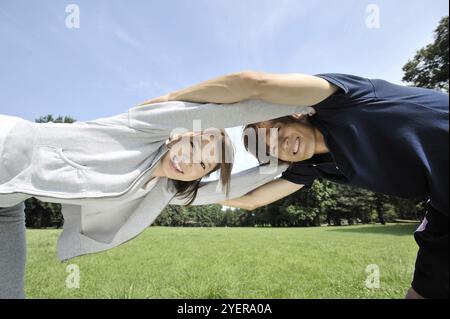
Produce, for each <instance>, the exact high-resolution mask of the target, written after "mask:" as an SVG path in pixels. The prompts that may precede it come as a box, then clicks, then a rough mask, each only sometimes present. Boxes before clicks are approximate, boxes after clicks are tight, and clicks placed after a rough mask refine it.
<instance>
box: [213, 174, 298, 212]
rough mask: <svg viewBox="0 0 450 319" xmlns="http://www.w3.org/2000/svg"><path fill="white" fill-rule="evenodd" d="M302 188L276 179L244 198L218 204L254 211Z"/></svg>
mask: <svg viewBox="0 0 450 319" xmlns="http://www.w3.org/2000/svg"><path fill="white" fill-rule="evenodd" d="M303 186H304V185H299V184H294V183H291V182H289V181H287V180H284V179H281V178H278V179H275V180H273V181H271V182H269V183H267V184H264V185H263V186H260V187H258V188H256V189H255V190H253V191H251V192H249V193H247V194H246V195H244V196H241V197H238V198H233V199H230V200H226V201H223V202H220V203H219V204H222V205H225V206H230V207H235V208H243V209H247V210H254V209H256V208H259V207H262V206H265V205H268V204H271V203H273V202H275V201H277V200H279V199H281V198H284V197H286V196H288V195H291V194H292V193H295V192H296V191H298V190H299V189H301V188H302V187H303Z"/></svg>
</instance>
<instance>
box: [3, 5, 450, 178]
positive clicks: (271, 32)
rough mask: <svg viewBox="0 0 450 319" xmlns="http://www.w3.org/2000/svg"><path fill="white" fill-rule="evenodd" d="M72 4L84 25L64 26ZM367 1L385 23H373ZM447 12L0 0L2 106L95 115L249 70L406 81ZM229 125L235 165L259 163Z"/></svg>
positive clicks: (443, 8) (23, 111) (10, 110)
mask: <svg viewBox="0 0 450 319" xmlns="http://www.w3.org/2000/svg"><path fill="white" fill-rule="evenodd" d="M69 4H76V5H78V7H79V9H80V28H79V29H75V28H74V29H69V28H67V27H66V25H65V20H66V16H67V15H68V13H66V6H67V5H69ZM369 4H376V5H377V6H378V8H379V9H380V28H376V29H374V28H368V27H367V26H366V19H367V16H368V15H369V13H367V12H366V7H367V5H369ZM448 10H449V8H448V2H447V1H446V0H432V1H429V0H386V1H375V0H371V1H364V0H341V1H336V0H318V1H312V0H308V1H305V0H302V1H301V0H190V1H187V0H185V1H182V0H176V1H175V0H172V1H170V0H165V1H162V0H158V1H156V0H149V1H137V0H133V1H125V0H122V1H113V0H109V1H100V0H90V1H56V0H45V1H44V0H40V1H23V0H19V1H18V0H1V1H0V43H1V44H0V113H2V114H7V115H15V116H20V117H22V118H25V119H27V120H30V121H34V119H36V118H38V117H40V116H41V115H45V114H48V113H50V114H53V115H59V114H60V115H70V116H72V117H74V118H76V119H77V120H79V121H83V120H90V119H95V118H100V117H105V116H112V115H115V114H119V113H122V112H124V111H126V110H127V109H128V108H130V107H133V106H135V105H136V104H137V103H139V102H141V101H143V100H146V99H148V98H152V97H156V96H159V95H163V94H166V93H168V92H170V91H173V90H176V89H180V88H183V87H185V86H188V85H191V84H194V83H197V82H200V81H203V80H206V79H208V78H212V77H215V76H218V75H221V74H225V73H229V72H234V71H239V70H244V69H246V70H259V71H266V72H277V73H278V72H280V73H283V72H302V73H308V74H315V73H325V72H341V73H350V74H357V75H363V76H366V77H369V78H383V79H386V80H389V81H392V82H395V83H401V78H402V70H401V69H402V66H403V65H404V64H405V63H406V62H407V60H408V59H409V58H411V57H412V56H413V55H414V53H415V51H416V50H417V49H419V48H421V47H422V46H424V45H426V44H427V43H429V42H431V41H432V39H433V30H434V29H435V28H436V26H437V24H438V22H439V20H440V18H441V17H443V16H444V15H448ZM230 132H231V134H232V135H233V136H234V137H235V139H236V149H237V152H238V156H237V163H236V169H235V170H241V169H244V168H247V167H250V166H252V165H254V164H255V163H256V162H255V161H254V160H253V159H252V158H251V157H249V156H247V155H246V154H245V153H244V152H243V151H242V150H243V149H242V147H241V145H240V132H239V130H236V129H234V130H230Z"/></svg>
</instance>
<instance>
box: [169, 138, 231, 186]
mask: <svg viewBox="0 0 450 319" xmlns="http://www.w3.org/2000/svg"><path fill="white" fill-rule="evenodd" d="M222 139H223V137H222V136H221V135H218V136H211V135H208V134H205V133H193V132H188V133H183V134H175V135H173V136H172V138H171V140H170V142H169V143H168V146H169V148H170V150H169V151H168V152H167V153H166V154H165V155H164V156H163V158H162V160H161V169H162V171H163V173H164V175H165V176H166V177H167V178H170V179H173V180H180V181H194V180H197V179H200V178H202V177H203V176H205V175H207V174H209V173H210V172H211V171H212V170H214V168H215V167H216V166H217V165H218V163H219V160H220V158H221V157H220V156H219V155H220V151H221V145H222V144H221V143H222Z"/></svg>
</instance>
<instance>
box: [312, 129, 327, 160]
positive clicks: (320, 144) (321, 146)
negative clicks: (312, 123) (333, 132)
mask: <svg viewBox="0 0 450 319" xmlns="http://www.w3.org/2000/svg"><path fill="white" fill-rule="evenodd" d="M314 137H315V139H316V149H315V150H314V154H326V153H329V152H330V150H329V149H328V147H327V145H326V143H325V138H324V136H323V134H322V133H321V132H320V131H319V130H318V129H317V128H314Z"/></svg>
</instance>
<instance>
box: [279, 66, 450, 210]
mask: <svg viewBox="0 0 450 319" xmlns="http://www.w3.org/2000/svg"><path fill="white" fill-rule="evenodd" d="M316 76H318V77H321V78H323V79H325V80H327V81H329V82H330V83H333V84H334V85H336V86H338V87H339V88H340V89H339V90H338V91H337V92H336V93H335V94H333V95H331V96H330V97H328V98H327V99H326V100H324V101H322V102H321V103H319V104H317V105H315V106H314V108H315V110H316V114H315V115H313V116H311V117H309V118H308V121H309V122H310V123H311V124H312V125H314V126H315V127H316V128H317V129H318V130H319V131H320V132H321V133H322V134H323V135H324V138H325V143H326V145H327V147H328V149H329V150H330V153H328V154H321V155H319V154H316V155H314V156H313V157H312V158H310V159H309V160H307V161H302V162H296V163H293V164H292V165H291V167H290V168H289V169H288V170H287V171H286V172H284V173H283V175H282V178H284V179H286V180H288V181H291V182H293V183H297V184H304V185H305V186H307V187H308V186H310V185H311V184H312V182H313V181H314V179H316V178H318V177H323V178H326V179H328V180H331V181H334V182H337V183H341V184H345V185H351V186H356V187H361V188H365V189H369V190H372V191H374V192H378V193H383V194H387V195H394V196H398V197H403V198H423V199H427V198H429V199H430V203H431V205H432V206H433V207H434V208H436V209H437V210H439V211H440V212H443V213H444V214H445V215H447V216H448V192H449V171H448V165H449V163H448V160H449V134H448V128H449V122H448V111H449V97H448V94H445V93H441V92H438V91H435V90H430V89H424V88H416V87H406V86H400V85H396V84H392V83H390V82H387V81H384V80H378V79H366V78H363V77H359V76H354V75H346V74H319V75H316ZM326 155H328V158H327V156H326Z"/></svg>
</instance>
